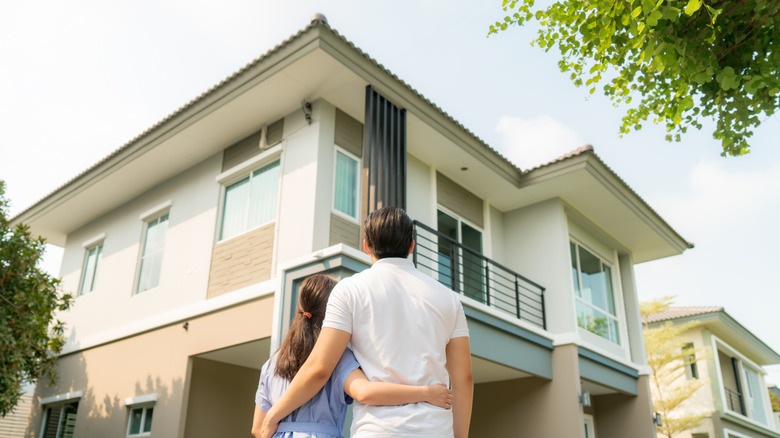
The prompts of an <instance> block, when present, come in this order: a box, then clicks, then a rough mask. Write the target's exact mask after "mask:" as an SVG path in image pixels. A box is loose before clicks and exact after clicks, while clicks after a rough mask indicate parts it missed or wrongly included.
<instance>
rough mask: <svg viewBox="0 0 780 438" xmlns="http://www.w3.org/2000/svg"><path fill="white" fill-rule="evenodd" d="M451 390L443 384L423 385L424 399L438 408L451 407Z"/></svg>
mask: <svg viewBox="0 0 780 438" xmlns="http://www.w3.org/2000/svg"><path fill="white" fill-rule="evenodd" d="M453 400H454V398H453V396H452V391H450V390H449V389H448V388H447V387H446V386H445V385H442V384H438V385H429V386H426V387H425V401H426V402H428V403H430V404H432V405H434V406H438V407H440V408H444V409H450V408H452V401H453Z"/></svg>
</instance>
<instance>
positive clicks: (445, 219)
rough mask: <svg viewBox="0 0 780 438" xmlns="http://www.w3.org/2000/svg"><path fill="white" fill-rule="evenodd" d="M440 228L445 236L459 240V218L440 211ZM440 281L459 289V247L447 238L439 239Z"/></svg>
mask: <svg viewBox="0 0 780 438" xmlns="http://www.w3.org/2000/svg"><path fill="white" fill-rule="evenodd" d="M437 222H438V224H437V225H438V230H439V232H440V233H442V234H444V235H445V236H447V237H449V238H451V239H453V240H455V241H457V239H458V220H457V219H455V218H454V217H452V216H450V215H448V214H447V213H444V212H442V211H439V212H438V221H437ZM438 258H439V282H440V283H442V284H444V285H446V286H448V287H450V288H452V289H453V290H456V291H459V290H460V288H459V287H458V274H457V272H458V271H457V268H458V266H457V263H455V262H456V261H457V259H458V256H457V247H456V246H455V245H453V244H452V242H450V241H449V240H447V239H439V251H438Z"/></svg>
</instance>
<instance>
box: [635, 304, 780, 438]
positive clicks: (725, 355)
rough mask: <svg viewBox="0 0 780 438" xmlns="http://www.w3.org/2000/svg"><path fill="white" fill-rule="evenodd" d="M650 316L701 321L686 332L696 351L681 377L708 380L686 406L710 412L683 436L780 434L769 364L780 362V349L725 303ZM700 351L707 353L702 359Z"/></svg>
mask: <svg viewBox="0 0 780 438" xmlns="http://www.w3.org/2000/svg"><path fill="white" fill-rule="evenodd" d="M647 322H648V325H649V327H650V328H652V327H657V326H659V325H661V324H666V323H672V324H684V323H688V322H695V324H694V326H693V327H692V328H691V329H689V330H687V331H685V332H684V333H682V334H681V335H680V336H682V337H684V342H685V343H684V345H685V346H686V348H688V347H690V351H691V352H692V353H691V354H692V355H693V356H694V357H692V358H691V359H690V360H689V361H690V362H691V364H690V365H688V366H687V367H686V369H685V374H684V375H682V376H680V379H704V381H705V382H706V383H705V384H704V385H703V386H702V387H701V388H699V389H698V390H697V391H696V392H695V393H694V394H693V396H692V397H691V398H690V399H688V400H686V401H685V402H683V404H682V405H680V409H684V410H687V411H689V412H695V413H707V414H708V415H707V417H706V418H705V421H704V423H703V424H702V425H701V426H700V427H698V428H696V429H694V430H692V431H690V432H689V433H688V434H686V435H683V434H681V435H679V436H680V437H681V438H754V437H780V427H778V424H777V423H776V422H775V420H774V418H773V414H772V405H771V403H770V400H769V391H768V389H767V385H766V382H765V381H764V376H765V375H766V372H765V371H764V369H763V367H764V366H767V365H774V364H778V363H780V354H778V353H777V352H775V351H774V350H772V349H771V348H770V347H769V346H767V345H766V344H765V343H764V342H763V341H762V340H761V339H759V338H758V337H756V335H754V334H753V333H751V332H750V331H748V330H747V329H746V328H745V327H744V326H742V325H741V324H740V323H739V322H737V321H736V320H735V319H734V318H732V317H731V315H729V314H728V313H726V311H725V310H724V309H723V308H722V307H670V308H669V309H668V310H666V311H663V312H659V313H654V314H650V315H648V316H647ZM695 351H706V355H705V356H704V357H700V358H699V359H696V358H695V355H696V353H695ZM672 384H673V383H672ZM659 436H660V435H659Z"/></svg>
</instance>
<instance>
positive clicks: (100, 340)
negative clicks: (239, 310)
mask: <svg viewBox="0 0 780 438" xmlns="http://www.w3.org/2000/svg"><path fill="white" fill-rule="evenodd" d="M278 284H279V283H278V280H277V279H276V278H272V279H270V280H266V281H264V282H262V283H255V284H252V285H249V286H247V287H244V288H241V289H238V290H236V291H233V292H230V293H229V294H224V295H220V296H218V297H214V298H211V299H208V300H204V301H199V302H196V303H193V304H190V305H188V306H184V307H180V308H178V309H175V310H172V311H169V312H165V313H162V314H159V315H155V316H153V317H150V318H146V319H142V320H138V321H135V322H133V323H130V324H127V325H124V326H121V327H117V328H116V329H113V330H109V331H106V332H103V333H100V334H97V335H94V336H90V337H87V338H84V339H75V340H74V342H75V345H66V346H65V347H64V348H63V349H62V352H61V353H60V356H64V355H66V354H72V353H76V352H79V351H83V350H87V349H90V348H94V347H98V346H100V345H103V344H108V343H111V342H114V341H118V340H120V339H124V338H128V337H130V336H134V335H137V334H141V333H144V332H148V331H150V330H154V329H156V328H159V327H164V326H167V325H171V324H175V323H178V322H182V321H186V320H188V319H192V318H195V317H198V316H201V315H204V314H207V313H211V312H214V311H217V310H220V309H223V308H226V307H230V306H235V305H238V304H243V303H245V302H248V301H252V300H256V299H258V298H262V297H265V296H268V295H271V294H273V293H274V291H275V290H276V289H277V287H278Z"/></svg>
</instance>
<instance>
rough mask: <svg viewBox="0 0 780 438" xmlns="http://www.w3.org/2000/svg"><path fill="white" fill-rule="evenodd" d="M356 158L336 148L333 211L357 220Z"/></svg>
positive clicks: (357, 162) (357, 163)
mask: <svg viewBox="0 0 780 438" xmlns="http://www.w3.org/2000/svg"><path fill="white" fill-rule="evenodd" d="M359 168H360V165H359V160H358V158H356V157H354V156H353V155H351V154H349V153H347V152H345V151H343V150H341V149H340V148H336V163H335V166H334V171H333V173H334V182H333V209H334V210H335V211H337V212H339V213H342V214H344V215H346V216H349V217H350V218H353V219H357V218H358V169H359Z"/></svg>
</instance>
